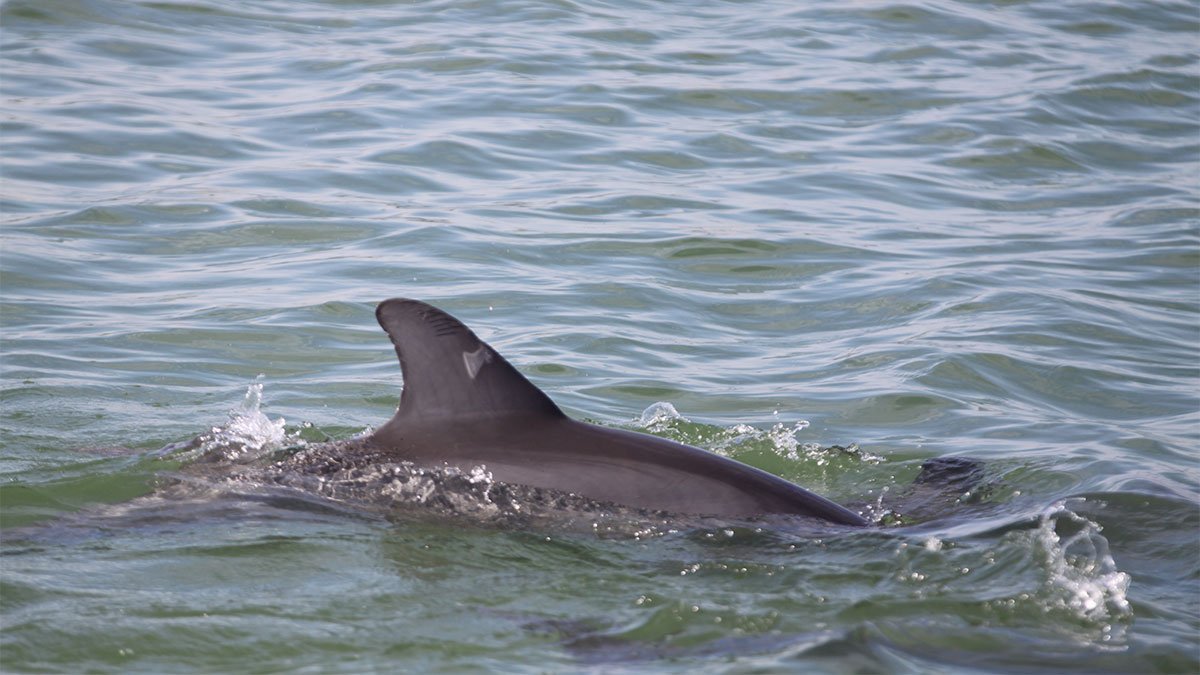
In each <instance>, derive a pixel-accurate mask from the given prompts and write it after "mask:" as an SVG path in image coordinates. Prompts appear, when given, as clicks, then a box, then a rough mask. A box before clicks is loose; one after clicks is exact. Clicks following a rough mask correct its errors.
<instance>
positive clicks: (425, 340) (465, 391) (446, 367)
mask: <svg viewBox="0 0 1200 675" xmlns="http://www.w3.org/2000/svg"><path fill="white" fill-rule="evenodd" d="M375 318H376V319H377V320H378V321H379V325H380V326H382V327H383V330H384V331H386V332H387V334H388V337H389V338H391V339H392V344H393V345H394V346H395V348H396V356H398V357H399V358H400V372H401V373H402V374H403V376H404V391H403V392H402V393H401V394H400V407H399V409H398V410H397V411H396V416H395V417H394V418H392V421H391V422H389V425H391V424H404V425H407V424H412V423H420V422H422V421H425V420H435V419H436V420H440V421H452V420H453V419H455V418H460V419H464V420H465V419H468V418H472V417H479V416H496V415H522V414H524V415H541V416H550V417H556V418H557V417H564V415H563V413H562V411H561V410H559V409H558V406H556V405H555V404H554V401H551V400H550V397H549V396H546V394H545V393H544V392H542V390H541V389H538V388H537V387H535V386H534V385H533V384H532V383H531V382H530V381H529V380H527V379H525V376H524V375H522V374H521V373H520V372H518V371H517V369H516V368H513V367H512V365H511V364H509V362H508V361H505V360H504V357H502V356H500V354H498V353H497V352H496V350H494V349H492V348H491V346H489V345H488V344H487V343H486V342H484V341H483V340H480V339H479V338H478V337H477V336H476V335H475V333H473V332H471V329H470V328H467V327H466V326H464V325H463V324H462V322H461V321H459V320H458V319H455V318H454V317H452V316H450V315H449V314H447V313H445V312H443V311H442V310H440V309H438V308H436V307H433V306H432V305H427V304H425V303H423V302H420V301H418V300H408V299H405V298H393V299H391V300H384V301H383V302H381V303H379V307H377V308H376V309H375Z"/></svg>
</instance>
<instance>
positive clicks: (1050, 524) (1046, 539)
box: [1035, 499, 1133, 623]
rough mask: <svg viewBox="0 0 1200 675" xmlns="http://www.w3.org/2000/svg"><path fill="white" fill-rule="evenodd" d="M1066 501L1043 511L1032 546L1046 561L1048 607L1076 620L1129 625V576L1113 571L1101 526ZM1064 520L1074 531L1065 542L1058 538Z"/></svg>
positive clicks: (1114, 563) (1080, 500)
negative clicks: (1065, 613) (1062, 610)
mask: <svg viewBox="0 0 1200 675" xmlns="http://www.w3.org/2000/svg"><path fill="white" fill-rule="evenodd" d="M1068 501H1075V502H1083V501H1084V500H1083V499H1073V500H1066V501H1061V502H1056V503H1054V504H1052V505H1050V507H1049V508H1047V509H1046V510H1045V511H1043V512H1042V515H1041V520H1040V522H1039V523H1038V529H1037V533H1036V535H1035V536H1036V542H1037V544H1038V545H1039V546H1040V548H1041V552H1042V554H1043V555H1044V556H1045V563H1046V571H1047V577H1046V582H1045V590H1046V591H1047V593H1048V594H1049V596H1050V599H1051V602H1052V603H1053V604H1054V605H1057V606H1059V607H1061V608H1063V609H1066V610H1068V611H1070V612H1071V613H1073V614H1075V615H1076V616H1078V617H1079V618H1081V619H1085V620H1087V621H1090V622H1094V623H1107V622H1109V621H1111V620H1128V619H1130V618H1132V616H1133V610H1132V609H1131V608H1130V605H1129V600H1128V598H1127V592H1128V590H1129V580H1130V579H1129V575H1128V574H1126V573H1125V572H1121V571H1120V570H1118V569H1117V564H1116V561H1114V560H1113V557H1112V554H1111V553H1110V552H1109V550H1108V540H1107V539H1105V538H1104V536H1103V535H1101V534H1100V531H1101V530H1102V529H1103V528H1101V527H1100V525H1099V524H1098V523H1096V522H1094V521H1092V520H1089V519H1088V518H1086V517H1084V516H1081V515H1079V514H1077V513H1075V512H1074V511H1072V510H1071V509H1070V508H1068V506H1067V502H1068ZM1062 521H1066V522H1068V523H1070V524H1071V525H1073V526H1075V527H1078V528H1079V531H1077V532H1075V533H1074V534H1072V535H1070V536H1066V537H1065V538H1064V537H1062V536H1060V535H1059V534H1058V529H1059V523H1060V522H1062Z"/></svg>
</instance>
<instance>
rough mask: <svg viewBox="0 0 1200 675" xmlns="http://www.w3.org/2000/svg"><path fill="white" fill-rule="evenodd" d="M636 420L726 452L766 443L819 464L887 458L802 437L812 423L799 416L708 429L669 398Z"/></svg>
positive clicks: (786, 454) (873, 461)
mask: <svg viewBox="0 0 1200 675" xmlns="http://www.w3.org/2000/svg"><path fill="white" fill-rule="evenodd" d="M637 423H638V424H639V425H640V426H641V427H642V428H643V429H645V430H646V431H649V432H650V433H654V434H664V433H666V434H671V435H672V437H674V438H676V439H677V440H680V441H682V442H684V443H692V444H695V445H702V446H704V447H706V448H708V449H709V450H712V451H714V452H717V453H719V454H722V455H727V456H728V455H732V454H736V453H737V452H738V451H740V450H743V449H746V448H749V447H754V446H765V447H769V448H770V449H771V450H772V451H773V452H774V453H775V454H777V455H779V456H780V457H783V458H785V459H788V460H790V461H793V462H810V463H813V464H815V465H816V466H826V465H827V464H830V463H831V462H833V461H834V460H835V459H837V458H844V457H853V458H855V459H857V460H860V461H863V462H868V463H871V464H878V463H880V462H882V461H884V460H883V457H880V456H878V455H874V454H871V453H868V452H866V451H864V450H862V449H860V448H859V447H858V445H857V444H852V445H849V446H846V447H842V446H839V445H833V446H829V447H822V446H821V445H820V444H818V443H811V442H810V443H804V442H802V441H800V438H799V436H800V433H801V432H802V431H804V430H805V429H807V428H808V427H809V423H808V421H807V420H800V421H798V422H794V423H792V424H790V425H789V424H785V423H783V422H776V423H775V425H774V426H772V427H771V428H770V429H768V430H765V431H764V430H762V429H759V428H757V427H753V426H750V425H749V424H735V425H733V426H730V427H725V428H723V429H722V428H717V430H716V431H715V432H711V433H707V432H704V431H702V430H698V429H696V428H695V427H702V426H703V425H697V424H695V423H693V422H692V421H691V420H689V419H688V418H686V417H684V416H683V415H680V414H679V411H678V410H676V409H675V406H673V405H671V404H670V403H667V402H666V401H659V402H657V403H654V404H652V405H650V407H648V408H646V409H645V410H644V411H643V412H642V415H641V417H639V418H638V420H637Z"/></svg>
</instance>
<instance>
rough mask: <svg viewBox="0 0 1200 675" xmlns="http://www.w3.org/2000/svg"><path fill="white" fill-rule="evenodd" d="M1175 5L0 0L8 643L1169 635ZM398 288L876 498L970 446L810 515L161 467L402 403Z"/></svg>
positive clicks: (1181, 242) (1196, 278) (967, 641)
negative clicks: (640, 510) (616, 513)
mask: <svg viewBox="0 0 1200 675" xmlns="http://www.w3.org/2000/svg"><path fill="white" fill-rule="evenodd" d="M1198 38H1200V11H1198V10H1197V6H1196V5H1195V3H1172V2H1166V3H1140V2H1139V3H1107V4H1105V3H1090V2H1041V1H1035V0H1030V1H1026V2H997V3H984V2H940V1H936V2H919V3H898V2H867V3H841V2H818V3H794V2H773V1H757V0H746V1H744V2H699V3H689V4H686V5H683V4H677V3H676V4H668V3H658V2H641V1H638V0H612V1H606V2H599V3H576V2H571V1H569V0H552V1H551V0H542V1H533V0H528V1H526V0H479V1H477V2H454V1H446V2H396V3H392V2H366V1H364V2H332V1H328V2H318V1H310V2H281V1H279V2H277V1H270V0H249V1H246V2H232V1H224V0H212V1H205V2H195V1H191V0H189V1H185V2H116V1H111V2H110V1H98V0H84V1H77V2H60V1H57V0H38V1H36V2H35V1H32V0H30V1H22V0H9V1H8V2H6V3H4V4H3V5H0V48H2V50H3V51H2V52H0V94H2V100H3V105H2V109H0V160H2V163H0V179H2V181H0V214H2V220H0V222H2V223H3V233H2V237H3V238H2V240H0V329H2V330H0V340H2V341H0V368H2V379H0V387H2V389H0V396H2V398H0V401H2V403H0V439H2V440H0V442H2V444H3V447H2V450H0V472H2V474H3V481H2V483H0V505H2V507H3V509H2V515H0V553H3V554H4V555H2V556H0V628H2V630H0V669H3V670H4V671H6V672H64V673H75V672H122V673H125V672H146V673H161V672H395V671H406V672H461V671H495V672H505V673H508V672H554V671H567V672H581V671H582V672H592V671H594V672H609V671H611V670H639V671H641V670H645V671H660V670H661V671H674V672H688V673H691V672H697V671H698V670H704V671H706V672H778V671H796V672H829V673H844V672H913V673H927V672H945V673H960V672H1013V671H1018V672H1055V673H1057V672H1067V671H1077V672H1130V673H1134V672H1136V673H1142V672H1165V673H1192V672H1196V671H1197V670H1198V669H1200V509H1198V506H1197V505H1198V501H1197V500H1198V495H1200V464H1198V461H1197V448H1198V446H1200V443H1198V441H1200V414H1198V413H1200V227H1198V224H1200V217H1198V216H1200V205H1198V204H1197V197H1198V195H1200V125H1198V122H1197V121H1198V120H1200V66H1198V63H1200V56H1198V53H1197V52H1198V49H1197V45H1200V40H1198ZM393 296H408V297H415V298H419V299H422V300H426V301H429V302H433V303H435V304H437V305H438V306H440V307H442V308H444V309H446V310H447V311H450V312H451V313H453V314H455V315H456V316H458V317H459V318H461V319H462V320H463V321H465V322H466V323H467V324H468V325H469V326H471V327H472V328H473V329H474V330H475V331H476V332H477V333H478V334H479V335H480V337H482V338H484V339H485V340H488V341H489V342H490V343H491V344H492V345H493V346H495V347H496V348H497V349H498V350H499V351H500V352H501V353H502V354H504V355H505V356H507V357H508V359H509V360H510V361H512V362H513V363H514V364H515V365H517V366H518V367H519V368H520V369H521V370H522V371H523V372H524V373H525V374H526V375H527V376H528V377H529V378H530V379H531V380H533V381H534V382H535V383H536V384H538V385H539V386H540V387H542V388H543V389H544V390H545V391H546V392H547V393H549V394H550V396H551V397H552V398H554V400H555V401H557V402H558V403H559V405H560V406H561V407H563V409H564V410H565V411H567V412H568V413H569V414H571V415H573V416H576V417H581V418H586V419H591V420H595V421H598V422H600V423H602V424H606V425H612V426H618V427H624V428H632V429H639V428H645V426H646V422H643V421H642V420H641V416H642V413H643V411H645V410H647V408H650V407H651V406H653V404H655V403H657V402H667V403H670V404H672V405H673V406H674V408H675V409H677V410H678V412H679V414H680V415H682V417H680V418H671V417H669V416H668V419H666V420H665V421H663V420H660V421H659V422H657V423H650V424H649V427H650V430H652V431H655V432H656V433H661V434H663V435H667V436H670V437H673V438H677V439H680V440H684V441H686V442H689V443H693V444H698V445H701V446H703V447H706V448H709V449H711V450H713V451H715V452H720V453H723V454H727V455H729V456H732V457H735V458H738V459H741V460H743V461H746V462H749V463H752V464H755V465H756V466H759V467H762V468H764V469H767V470H769V471H772V472H774V473H776V474H779V475H782V476H784V477H786V478H788V479H790V480H793V481H795V482H797V483H799V484H801V485H804V486H806V487H808V488H810V489H812V490H814V491H816V492H819V493H821V494H823V495H826V496H828V497H830V498H832V499H834V500H836V501H839V502H842V503H847V504H857V505H859V507H858V508H862V509H864V510H865V511H866V512H872V511H871V505H872V504H874V503H877V502H878V500H879V499H880V497H881V495H886V494H889V493H891V492H894V491H898V490H901V489H903V487H904V486H906V485H908V484H909V483H910V482H911V481H912V479H913V477H914V476H915V475H916V474H917V471H918V469H919V467H920V465H921V463H922V462H923V461H924V460H926V459H928V458H931V457H936V456H940V455H952V454H955V455H969V456H971V457H975V458H977V459H980V460H983V461H984V462H985V463H986V465H987V481H988V483H989V485H990V489H989V491H988V493H987V495H986V496H985V498H984V499H983V501H982V502H972V503H969V504H962V505H960V506H958V507H955V508H953V509H949V510H948V511H947V513H946V514H945V516H944V517H940V518H935V519H933V520H930V521H927V522H925V523H923V524H921V525H919V526H917V527H915V528H907V529H904V528H901V529H881V530H874V531H868V532H863V531H855V532H845V533H830V534H829V536H821V537H817V538H813V537H802V536H797V535H795V534H789V533H787V532H786V531H775V530H772V529H770V528H763V529H761V530H757V531H756V530H754V529H753V528H734V529H728V530H726V529H724V528H690V529H689V528H683V529H680V530H678V531H674V532H671V531H665V532H656V533H654V534H653V536H644V537H627V536H626V537H607V536H597V535H594V534H589V533H586V532H584V533H580V532H562V531H540V530H539V531H523V530H512V529H506V528H494V527H487V526H483V525H480V526H478V527H473V526H471V525H470V524H469V523H467V524H463V523H461V522H454V523H447V522H439V521H438V520H437V519H425V518H415V519H414V518H405V517H394V518H387V517H385V516H383V515H381V514H378V513H368V512H362V511H359V510H356V509H354V508H351V507H347V506H346V505H339V504H336V503H330V504H326V505H321V504H316V503H313V502H312V501H311V500H296V501H292V502H289V501H287V500H281V499H276V498H271V497H268V496H267V495H257V494H256V493H255V491H254V489H253V486H247V487H246V488H245V489H243V490H241V491H238V492H237V493H236V494H229V493H226V492H223V491H221V490H218V489H216V487H215V486H209V487H211V488H212V489H208V491H207V492H206V491H205V490H206V487H205V486H204V485H201V486H200V487H199V488H198V489H196V490H195V491H194V492H192V493H189V496H188V497H187V498H186V499H185V498H181V497H179V496H178V494H176V493H172V492H170V491H167V490H163V489H162V487H163V486H164V484H165V482H166V481H168V480H169V476H171V475H173V472H174V471H175V470H176V469H178V468H179V466H180V463H181V462H182V461H184V460H186V457H181V456H180V455H179V454H178V453H175V454H172V453H165V454H164V453H160V452H158V449H159V448H162V447H164V446H167V445H168V444H171V443H178V442H183V441H187V440H189V439H191V438H193V437H195V436H196V435H198V434H208V436H209V437H210V438H214V439H222V438H228V437H230V436H231V435H237V434H239V433H240V434H241V436H239V439H240V440H241V441H243V442H244V441H252V442H254V443H262V444H264V448H265V449H266V450H268V451H269V450H272V449H278V448H279V447H280V446H283V445H288V444H293V443H296V442H298V441H299V440H304V439H307V440H317V439H321V438H324V437H325V436H330V437H333V438H349V437H352V436H354V435H355V434H357V433H359V432H361V431H363V430H364V429H366V428H369V427H371V426H374V425H378V424H380V423H382V422H383V421H385V420H386V419H387V418H388V417H389V416H390V415H391V413H392V411H393V410H394V409H395V405H396V400H397V397H398V394H399V390H400V385H401V382H400V378H399V371H398V368H397V367H396V364H395V357H394V354H393V353H392V350H391V348H390V344H389V343H388V341H387V339H386V336H384V334H383V333H382V332H381V331H380V330H379V329H378V327H377V326H376V324H375V322H374V317H373V308H374V305H375V304H376V303H377V302H379V301H380V300H382V299H384V298H388V297H393ZM260 375H261V378H259V376H260ZM251 385H254V386H258V385H261V387H262V389H261V394H262V403H261V405H260V404H259V403H258V402H257V400H256V398H255V397H254V396H251V397H250V399H249V400H248V401H247V402H245V403H244V402H243V397H244V396H245V394H246V392H247V387H250V386H251ZM252 393H253V391H252ZM664 409H665V408H664V407H661V406H660V407H658V408H655V410H660V411H661V410H664ZM230 411H234V412H232V413H231V412H230ZM280 420H282V422H281V421H280ZM647 422H648V421H647ZM806 422H807V424H805V423H806ZM280 425H282V429H280ZM214 428H215V430H214ZM835 444H837V445H843V446H849V445H852V444H857V447H858V448H859V450H860V452H858V453H857V454H847V453H841V452H838V451H835V450H831V449H829V447H830V446H832V445H835ZM872 513H873V512H872Z"/></svg>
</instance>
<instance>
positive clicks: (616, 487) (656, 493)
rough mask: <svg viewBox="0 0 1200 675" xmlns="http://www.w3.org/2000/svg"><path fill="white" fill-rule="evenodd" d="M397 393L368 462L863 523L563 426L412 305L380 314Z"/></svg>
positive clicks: (681, 455)
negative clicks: (380, 459) (400, 380)
mask: <svg viewBox="0 0 1200 675" xmlns="http://www.w3.org/2000/svg"><path fill="white" fill-rule="evenodd" d="M375 316H376V318H377V319H378V320H379V325H380V326H382V327H383V329H384V330H385V331H386V332H387V334H388V337H390V338H391V340H392V344H393V345H395V348H396V354H397V356H399V358H400V369H401V371H402V373H403V377H404V390H403V393H402V394H401V396H400V406H399V409H398V410H397V412H396V415H395V417H393V418H392V419H391V420H390V421H389V422H388V423H387V424H385V425H383V426H382V427H380V428H379V429H378V430H377V431H376V432H375V433H374V434H372V435H371V436H370V437H369V438H367V439H366V440H365V443H364V445H365V446H366V447H368V448H370V449H371V450H372V451H373V452H376V453H378V452H383V453H384V454H385V455H386V456H387V457H388V458H394V459H396V460H399V461H408V462H412V463H413V464H416V465H418V466H428V467H442V466H451V467H457V468H459V469H462V470H469V469H471V468H473V467H475V466H479V465H483V466H485V467H486V468H487V470H488V471H489V472H491V474H492V477H493V478H494V479H495V480H497V481H500V482H502V483H509V484H516V485H526V486H530V487H534V488H540V489H548V490H556V491H559V492H568V493H574V494H577V495H580V496H582V497H586V498H588V499H592V500H596V501H600V502H611V503H615V504H620V505H623V506H629V507H635V508H645V509H654V510H661V511H669V512H672V513H678V514H694V515H699V516H714V517H732V518H746V517H753V516H760V515H768V514H790V515H797V516H805V517H809V518H816V519H820V520H822V521H825V522H829V523H835V524H839V525H849V526H865V525H868V524H869V522H868V521H867V520H866V519H864V518H863V517H862V516H860V515H858V514H856V513H854V512H853V511H850V510H849V509H846V508H844V507H842V506H839V505H838V504H835V503H833V502H831V501H829V500H828V499H825V498H824V497H821V496H819V495H816V494H813V493H812V492H809V491H808V490H805V489H803V488H801V487H799V486H796V485H794V484H792V483H789V482H788V481H786V480H783V479H782V478H779V477H777V476H774V475H772V474H769V473H767V472H765V471H761V470H759V469H756V468H754V467H751V466H747V465H745V464H742V463H740V462H737V461H734V460H732V459H728V458H725V457H721V456H719V455H716V454H713V453H711V452H707V451H705V450H701V449H699V448H694V447H691V446H688V445H683V444H682V443H676V442H674V441H670V440H667V439H664V438H659V437H657V436H650V435H647V434H639V433H634V432H630V431H622V430H618V429H608V428H605V427H600V426H596V425H593V424H586V423H584V422H579V421H576V420H573V419H570V418H569V417H567V416H566V415H564V414H563V413H562V411H561V410H559V409H558V406H556V405H555V404H554V402H553V401H551V400H550V398H549V397H548V396H546V394H545V393H543V392H542V390H540V389H538V388H537V387H535V386H534V385H533V384H531V383H530V382H529V380H526V379H525V377H524V376H523V375H521V373H519V372H518V371H517V370H516V369H515V368H513V367H512V366H511V365H510V364H509V363H508V361H506V360H504V358H503V357H502V356H500V354H498V353H497V352H496V350H494V349H492V348H491V347H490V346H489V345H487V344H486V343H485V342H483V341H482V340H480V339H479V338H478V337H476V335H475V334H474V333H473V332H471V330H470V329H469V328H467V327H466V326H464V325H463V324H462V323H461V322H460V321H459V320H458V319H455V318H454V317H452V316H450V315H449V314H447V313H445V312H443V311H441V310H440V309H437V308H436V307H433V306H431V305H427V304H425V303H423V302H419V301H417V300H408V299H403V298H394V299H391V300H386V301H384V302H382V303H380V305H379V307H378V308H377V309H376V310H375Z"/></svg>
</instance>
